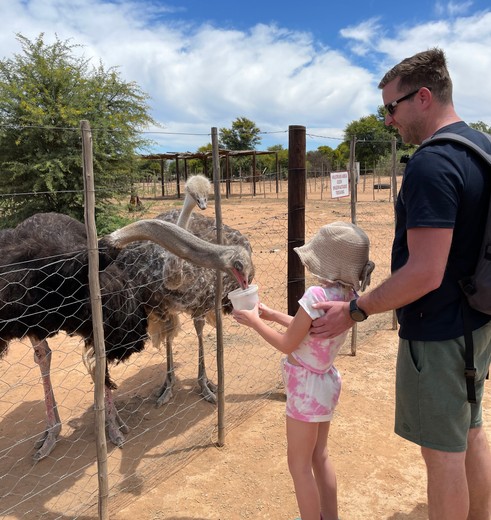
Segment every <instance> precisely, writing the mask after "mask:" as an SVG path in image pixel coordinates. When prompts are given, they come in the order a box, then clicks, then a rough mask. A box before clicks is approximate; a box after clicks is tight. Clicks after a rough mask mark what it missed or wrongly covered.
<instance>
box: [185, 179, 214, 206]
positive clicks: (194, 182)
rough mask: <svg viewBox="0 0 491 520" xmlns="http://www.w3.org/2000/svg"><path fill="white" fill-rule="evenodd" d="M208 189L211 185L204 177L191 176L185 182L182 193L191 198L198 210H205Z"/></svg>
mask: <svg viewBox="0 0 491 520" xmlns="http://www.w3.org/2000/svg"><path fill="white" fill-rule="evenodd" d="M210 189H211V183H210V181H209V180H208V179H207V178H206V177H205V176H204V175H193V176H192V177H189V179H188V181H187V182H186V186H185V188H184V191H185V192H186V195H189V196H190V197H192V198H193V200H194V201H195V202H196V205H197V206H198V208H199V209H206V208H207V206H208V193H209V192H210Z"/></svg>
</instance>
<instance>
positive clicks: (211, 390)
mask: <svg viewBox="0 0 491 520" xmlns="http://www.w3.org/2000/svg"><path fill="white" fill-rule="evenodd" d="M205 321H206V320H205V317H204V316H201V317H199V318H193V322H194V328H195V330H196V335H197V336H198V384H199V386H200V388H201V395H202V396H203V397H204V398H205V400H206V401H208V402H209V403H213V404H216V402H217V396H216V391H217V386H216V385H215V383H212V382H211V381H210V380H209V379H208V376H207V375H206V367H205V348H204V344H203V329H204V327H205Z"/></svg>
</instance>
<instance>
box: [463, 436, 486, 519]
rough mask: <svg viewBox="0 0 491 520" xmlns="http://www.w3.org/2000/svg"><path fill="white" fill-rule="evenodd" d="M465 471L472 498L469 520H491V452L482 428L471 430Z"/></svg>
mask: <svg viewBox="0 0 491 520" xmlns="http://www.w3.org/2000/svg"><path fill="white" fill-rule="evenodd" d="M465 470H466V474H467V485H468V489H469V498H470V509H469V517H468V520H490V519H491V452H490V450H489V444H488V440H487V438H486V432H485V431H484V430H483V429H482V428H471V429H470V430H469V435H468V445H467V454H466V458H465Z"/></svg>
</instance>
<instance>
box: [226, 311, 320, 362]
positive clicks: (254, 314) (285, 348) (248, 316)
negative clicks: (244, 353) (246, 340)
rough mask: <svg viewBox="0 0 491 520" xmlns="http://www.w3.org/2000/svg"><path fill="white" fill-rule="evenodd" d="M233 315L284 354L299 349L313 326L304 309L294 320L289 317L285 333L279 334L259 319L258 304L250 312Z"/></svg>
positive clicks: (235, 312) (234, 313)
mask: <svg viewBox="0 0 491 520" xmlns="http://www.w3.org/2000/svg"><path fill="white" fill-rule="evenodd" d="M279 314H280V315H281V314H283V313H279ZM232 315H233V316H234V318H235V320H236V321H237V322H238V323H240V324H241V325H247V326H248V327H251V328H252V329H254V330H255V331H256V332H257V333H258V334H259V335H260V336H261V337H262V338H264V339H265V340H266V341H267V342H268V343H269V344H270V345H272V346H273V347H274V348H275V349H277V350H279V351H280V352H283V353H284V354H290V353H291V352H293V351H294V350H296V349H297V348H298V346H299V345H300V342H301V341H302V340H303V339H304V338H305V336H306V335H307V333H308V332H309V329H310V326H311V324H312V318H311V317H310V316H309V315H308V314H307V313H306V312H305V311H304V309H303V308H302V307H299V309H298V311H297V314H295V316H294V317H293V318H292V317H291V316H289V318H291V320H290V324H289V325H288V328H287V329H286V330H285V332H279V331H277V330H275V329H273V328H272V327H270V326H269V325H267V324H266V323H265V322H264V321H263V320H262V319H261V318H260V317H259V314H258V305H257V304H256V306H255V307H254V309H252V310H250V311H249V310H248V311H233V313H232Z"/></svg>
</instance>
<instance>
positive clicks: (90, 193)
mask: <svg viewBox="0 0 491 520" xmlns="http://www.w3.org/2000/svg"><path fill="white" fill-rule="evenodd" d="M80 127H81V131H82V160H83V173H84V192H85V229H86V231H87V250H88V256H89V289H90V303H91V308H92V327H93V331H94V350H95V361H96V363H95V377H94V409H95V434H96V450H97V475H98V482H99V519H100V520H107V519H108V518H109V516H108V498H109V483H108V478H107V445H106V430H105V428H106V409H105V404H104V382H105V376H106V349H105V346H104V329H103V326H102V323H103V317H102V301H101V289H100V285H99V249H98V246H97V231H96V227H95V189H94V169H93V160H92V134H91V130H90V125H89V122H88V121H81V123H80Z"/></svg>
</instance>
